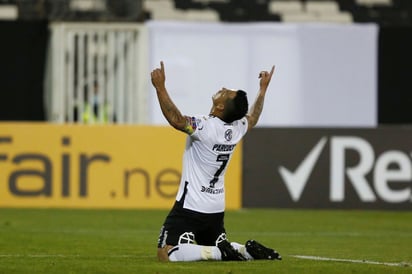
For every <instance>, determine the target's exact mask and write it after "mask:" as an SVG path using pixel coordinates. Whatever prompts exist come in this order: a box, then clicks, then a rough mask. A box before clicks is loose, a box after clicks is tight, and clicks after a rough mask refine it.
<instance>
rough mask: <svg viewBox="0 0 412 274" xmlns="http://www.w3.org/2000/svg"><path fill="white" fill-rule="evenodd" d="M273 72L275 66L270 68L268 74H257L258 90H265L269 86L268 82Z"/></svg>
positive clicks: (264, 72) (263, 72) (265, 72)
mask: <svg viewBox="0 0 412 274" xmlns="http://www.w3.org/2000/svg"><path fill="white" fill-rule="evenodd" d="M274 71H275V66H272V70H271V71H270V72H267V71H262V72H260V73H259V78H260V88H261V89H264V90H266V89H267V87H268V86H269V83H270V80H271V79H272V75H273V72H274Z"/></svg>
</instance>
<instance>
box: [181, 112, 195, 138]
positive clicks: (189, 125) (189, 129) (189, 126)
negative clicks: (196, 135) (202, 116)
mask: <svg viewBox="0 0 412 274" xmlns="http://www.w3.org/2000/svg"><path fill="white" fill-rule="evenodd" d="M196 128H197V125H196V118H195V117H189V116H186V125H185V127H184V129H183V131H184V132H186V133H187V134H189V135H192V134H193V132H195V130H196Z"/></svg>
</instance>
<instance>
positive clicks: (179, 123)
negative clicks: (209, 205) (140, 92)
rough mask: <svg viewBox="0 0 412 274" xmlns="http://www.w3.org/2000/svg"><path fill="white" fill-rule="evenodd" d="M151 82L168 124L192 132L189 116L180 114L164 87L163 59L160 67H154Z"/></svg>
mask: <svg viewBox="0 0 412 274" xmlns="http://www.w3.org/2000/svg"><path fill="white" fill-rule="evenodd" d="M151 78H152V84H153V86H154V87H155V89H156V94H157V98H158V100H159V104H160V109H161V110H162V113H163V115H164V117H165V118H166V120H167V121H168V122H169V124H170V125H171V126H172V127H174V128H175V129H177V130H180V131H183V132H186V133H188V134H191V133H193V128H192V126H191V124H190V121H191V119H190V117H187V116H184V115H182V113H181V112H180V110H179V109H178V108H177V107H176V105H175V104H174V103H173V101H172V99H171V98H170V96H169V93H168V92H167V89H166V85H165V82H166V75H165V68H164V64H163V61H161V62H160V68H156V69H154V70H153V71H152V73H151Z"/></svg>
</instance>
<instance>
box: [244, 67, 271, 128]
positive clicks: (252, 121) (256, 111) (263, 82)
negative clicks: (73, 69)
mask: <svg viewBox="0 0 412 274" xmlns="http://www.w3.org/2000/svg"><path fill="white" fill-rule="evenodd" d="M274 71H275V66H272V70H271V71H270V72H267V71H262V72H260V73H259V78H260V82H259V86H260V88H259V92H258V94H257V96H256V100H255V102H254V104H253V105H252V106H251V108H250V110H249V113H248V114H247V115H246V119H247V120H248V130H250V129H251V128H253V127H254V126H255V125H256V124H257V122H258V121H259V117H260V114H261V113H262V110H263V103H264V101H265V95H266V90H267V88H268V86H269V83H270V80H271V79H272V75H273V72H274Z"/></svg>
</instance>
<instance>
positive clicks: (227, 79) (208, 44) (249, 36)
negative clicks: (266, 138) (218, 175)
mask: <svg viewBox="0 0 412 274" xmlns="http://www.w3.org/2000/svg"><path fill="white" fill-rule="evenodd" d="M411 13H412V2H411V1H408V0H253V1H252V0H0V20H1V21H0V29H1V33H2V39H1V41H2V42H1V43H0V46H1V47H2V48H1V50H0V54H1V60H2V66H1V73H0V83H1V100H0V120H3V121H53V122H60V123H64V122H78V123H96V122H98V123H138V124H162V123H164V121H163V118H162V117H161V115H160V114H159V110H158V108H157V105H156V102H155V98H153V97H152V94H153V92H152V90H151V85H150V82H149V79H148V75H149V72H150V70H151V69H152V68H153V67H154V66H157V65H158V62H159V61H160V59H163V60H164V61H165V63H166V68H167V72H170V74H169V75H170V77H169V78H168V81H169V84H170V86H169V87H170V89H171V92H172V93H173V92H175V98H176V101H177V105H178V106H180V107H182V108H183V110H184V111H187V112H194V111H201V113H207V111H208V110H209V106H210V94H212V93H214V92H215V91H216V90H218V89H219V88H220V87H221V86H223V85H228V86H229V87H239V88H244V89H247V90H248V91H250V94H251V95H253V93H254V92H255V89H257V82H256V81H255V75H254V74H257V72H258V71H260V70H262V69H270V66H271V65H272V64H275V65H277V75H276V77H277V78H278V80H277V81H278V84H277V85H276V84H274V87H273V88H274V90H276V95H270V96H272V97H270V98H269V101H270V102H273V104H272V105H271V106H272V107H271V108H270V109H272V110H270V109H268V110H267V113H265V114H264V116H263V117H262V123H261V125H268V126H277V125H281V126H372V127H374V126H378V125H388V124H390V125H392V124H409V123H411V122H412V112H411V111H409V106H410V105H411V103H412V93H411V81H410V79H409V78H410V77H409V74H410V73H409V65H410V63H411V61H412V53H411V48H412V47H411V46H412V27H411V26H412V15H411ZM254 28H255V29H254ZM368 28H369V30H367V31H366V32H364V33H363V32H362V31H363V30H365V29H368ZM265 31H267V32H265ZM352 33H353V35H352ZM351 35H352V36H351ZM169 36H170V37H169ZM285 39H288V42H286V43H285ZM179 41H180V42H181V44H179ZM182 41H184V42H182ZM262 45H267V46H266V47H262ZM186 47H187V48H186ZM215 47H216V48H215ZM179 49H180V51H179ZM188 49H190V50H189V52H188ZM262 51H264V52H265V55H264V56H263V55H262V56H256V52H259V53H260V54H261V53H262ZM192 55H193V56H192ZM200 56H203V58H201V57H200ZM265 56H266V57H265ZM311 59H312V60H311ZM264 60H267V62H264ZM345 60H346V61H347V62H345ZM200 68H202V69H200ZM216 68H221V69H222V72H223V71H228V70H229V71H230V72H231V73H229V75H225V74H222V73H221V71H220V70H219V69H216ZM223 68H225V69H224V70H223ZM190 73H193V76H192V74H190ZM199 74H201V77H200V76H199ZM359 75H361V76H359ZM188 76H189V77H188ZM219 77H220V78H221V79H218V78H219ZM199 78H200V79H199ZM188 79H190V80H188ZM211 81H212V82H211ZM200 87H201V88H200ZM193 90H196V91H195V92H193ZM193 94H197V95H196V97H193V96H192V97H193V98H192V97H191V95H193ZM285 95H287V96H286V97H285ZM279 96H280V97H279ZM188 98H189V99H188ZM196 100H197V101H196ZM199 101H200V103H199ZM203 102H205V103H204V106H203ZM199 104H200V106H199ZM195 106H196V107H195ZM334 113H335V114H336V115H335V114H334ZM291 117H292V118H291Z"/></svg>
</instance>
